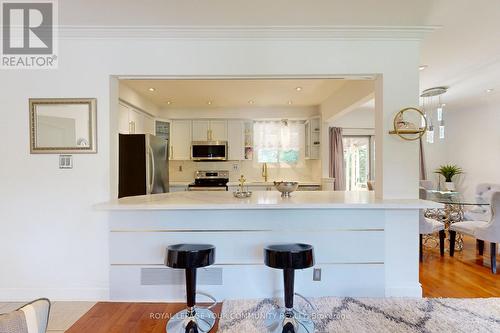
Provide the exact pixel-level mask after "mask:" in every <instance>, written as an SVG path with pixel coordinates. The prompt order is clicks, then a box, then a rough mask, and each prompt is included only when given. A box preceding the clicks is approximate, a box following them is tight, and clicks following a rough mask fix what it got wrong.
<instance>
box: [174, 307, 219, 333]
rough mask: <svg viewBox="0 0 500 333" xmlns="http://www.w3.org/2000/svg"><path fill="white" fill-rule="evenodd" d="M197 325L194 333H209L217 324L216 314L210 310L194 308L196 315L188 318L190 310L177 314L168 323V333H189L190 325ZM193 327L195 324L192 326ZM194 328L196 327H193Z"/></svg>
mask: <svg viewBox="0 0 500 333" xmlns="http://www.w3.org/2000/svg"><path fill="white" fill-rule="evenodd" d="M191 322H192V323H194V324H196V328H197V330H194V329H193V331H192V332H193V333H194V332H196V333H207V332H209V331H210V330H211V329H212V327H214V324H215V314H214V313H213V312H212V311H210V310H209V309H205V308H196V307H195V308H194V315H193V316H188V310H182V311H180V312H177V313H176V314H175V315H173V316H172V318H170V319H169V321H168V323H167V332H168V333H189V332H190V331H189V329H188V330H187V331H186V327H187V326H188V324H190V323H191ZM191 325H193V324H191ZM193 326H194V325H193Z"/></svg>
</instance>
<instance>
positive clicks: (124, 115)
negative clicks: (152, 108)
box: [118, 103, 155, 134]
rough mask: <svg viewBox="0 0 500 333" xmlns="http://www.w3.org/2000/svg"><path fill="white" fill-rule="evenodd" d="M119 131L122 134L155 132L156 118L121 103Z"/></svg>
mask: <svg viewBox="0 0 500 333" xmlns="http://www.w3.org/2000/svg"><path fill="white" fill-rule="evenodd" d="M118 133H121V134H154V133H155V122H154V119H153V118H152V117H151V116H149V115H147V114H145V113H143V112H141V111H138V110H136V109H134V108H133V107H130V106H128V105H124V104H121V103H120V104H119V108H118Z"/></svg>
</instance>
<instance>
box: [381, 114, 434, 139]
mask: <svg viewBox="0 0 500 333" xmlns="http://www.w3.org/2000/svg"><path fill="white" fill-rule="evenodd" d="M407 111H413V112H417V113H418V114H419V115H420V117H422V118H423V119H424V126H423V127H419V128H399V126H398V122H399V119H404V118H403V115H404V113H405V112H407ZM393 126H394V130H392V131H390V132H389V134H396V135H397V136H399V137H400V138H401V139H403V140H407V141H413V140H418V139H420V138H421V137H422V136H423V135H424V134H425V132H426V131H427V118H425V115H424V113H423V112H422V111H420V109H417V108H413V107H409V108H404V109H402V110H400V111H399V112H398V113H396V115H395V116H394V121H393ZM408 135H416V137H408Z"/></svg>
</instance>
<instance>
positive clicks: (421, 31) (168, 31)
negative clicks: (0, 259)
mask: <svg viewBox="0 0 500 333" xmlns="http://www.w3.org/2000/svg"><path fill="white" fill-rule="evenodd" d="M437 28H438V27H436V26H59V29H58V35H59V38H60V39H173V40H235V41H237V40H298V41H305V40H307V41H311V40H313V41H321V40H367V41H368V40H389V41H419V40H421V39H422V38H424V36H425V35H426V34H428V33H430V32H432V31H434V30H436V29H437Z"/></svg>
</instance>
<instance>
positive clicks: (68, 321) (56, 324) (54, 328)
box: [0, 301, 95, 333]
mask: <svg viewBox="0 0 500 333" xmlns="http://www.w3.org/2000/svg"><path fill="white" fill-rule="evenodd" d="M23 304H25V303H14V302H11V303H0V313H5V312H9V311H12V310H15V309H17V308H19V307H20V306H22V305H23ZM94 304H95V302H65V301H60V302H52V306H51V308H50V317H49V327H48V329H47V333H62V332H64V331H66V330H67V329H68V328H70V327H71V325H73V324H74V323H75V322H76V321H77V320H78V319H79V318H80V317H81V316H83V315H84V314H85V313H86V312H87V311H88V310H90V308H91V307H93V306H94Z"/></svg>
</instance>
